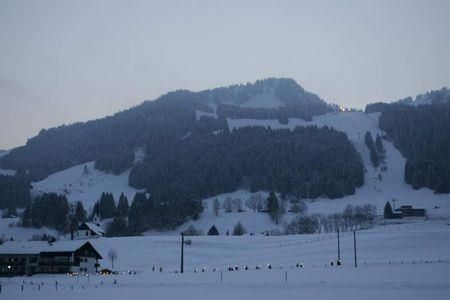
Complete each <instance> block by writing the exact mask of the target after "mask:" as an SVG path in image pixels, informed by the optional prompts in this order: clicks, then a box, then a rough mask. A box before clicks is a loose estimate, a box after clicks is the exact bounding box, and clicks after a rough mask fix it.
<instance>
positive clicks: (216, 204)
mask: <svg viewBox="0 0 450 300" xmlns="http://www.w3.org/2000/svg"><path fill="white" fill-rule="evenodd" d="M219 210H220V202H219V200H217V198H215V199H214V202H213V211H214V215H215V216H216V217H217V216H218V215H219Z"/></svg>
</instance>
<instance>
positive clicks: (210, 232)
mask: <svg viewBox="0 0 450 300" xmlns="http://www.w3.org/2000/svg"><path fill="white" fill-rule="evenodd" d="M207 235H219V230H217V227H216V225H213V226H211V228H210V229H209V230H208V233H207Z"/></svg>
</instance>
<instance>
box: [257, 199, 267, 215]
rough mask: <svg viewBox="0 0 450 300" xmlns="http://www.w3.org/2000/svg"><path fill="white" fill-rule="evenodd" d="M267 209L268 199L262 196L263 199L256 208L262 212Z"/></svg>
mask: <svg viewBox="0 0 450 300" xmlns="http://www.w3.org/2000/svg"><path fill="white" fill-rule="evenodd" d="M265 209H267V199H264V198H262V199H261V201H259V202H258V205H257V206H256V210H257V211H259V212H261V211H264V210H265Z"/></svg>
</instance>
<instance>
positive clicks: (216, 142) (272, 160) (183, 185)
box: [130, 126, 364, 201]
mask: <svg viewBox="0 0 450 300" xmlns="http://www.w3.org/2000/svg"><path fill="white" fill-rule="evenodd" d="M363 169H364V167H363V164H362V162H361V158H360V156H359V154H358V153H357V152H356V150H355V148H354V147H353V145H352V144H351V143H350V142H349V140H348V139H347V136H346V135H345V134H344V133H341V132H338V131H336V130H334V129H330V128H327V127H324V128H317V127H315V126H310V127H297V128H295V129H294V130H293V131H291V130H271V129H267V128H263V127H252V128H250V127H245V128H241V129H238V130H234V131H232V132H228V130H224V131H223V132H221V133H219V134H209V135H204V136H193V137H191V138H189V139H184V140H181V141H178V142H176V143H169V144H167V145H166V146H164V147H162V148H160V149H154V150H150V151H149V152H148V155H147V157H146V159H145V161H144V162H143V163H142V164H141V165H140V166H138V167H136V168H135V169H134V170H133V171H132V172H131V174H130V185H132V186H134V187H136V188H146V190H147V191H148V192H150V193H151V194H152V196H153V198H154V199H160V201H168V200H169V201H172V200H173V201H178V200H179V201H183V200H190V199H196V198H197V199H199V198H202V197H208V196H212V195H216V194H220V193H225V192H231V191H234V190H236V189H238V188H248V189H250V190H251V191H259V190H274V191H278V192H281V193H285V194H293V195H295V196H297V197H300V198H316V197H319V196H325V197H328V198H338V197H343V196H344V195H349V194H353V193H354V192H355V188H356V187H360V186H362V185H363V183H364V171H363Z"/></svg>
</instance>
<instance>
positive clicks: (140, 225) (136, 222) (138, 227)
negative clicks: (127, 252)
mask: <svg viewBox="0 0 450 300" xmlns="http://www.w3.org/2000/svg"><path fill="white" fill-rule="evenodd" d="M147 208H148V200H147V196H146V195H145V193H144V192H139V193H136V194H135V195H134V199H133V202H132V203H131V206H130V210H129V215H128V223H129V227H130V230H131V231H132V232H140V231H143V230H145V229H146V225H147V224H146V223H147V222H146V221H147V218H146V212H147Z"/></svg>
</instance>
